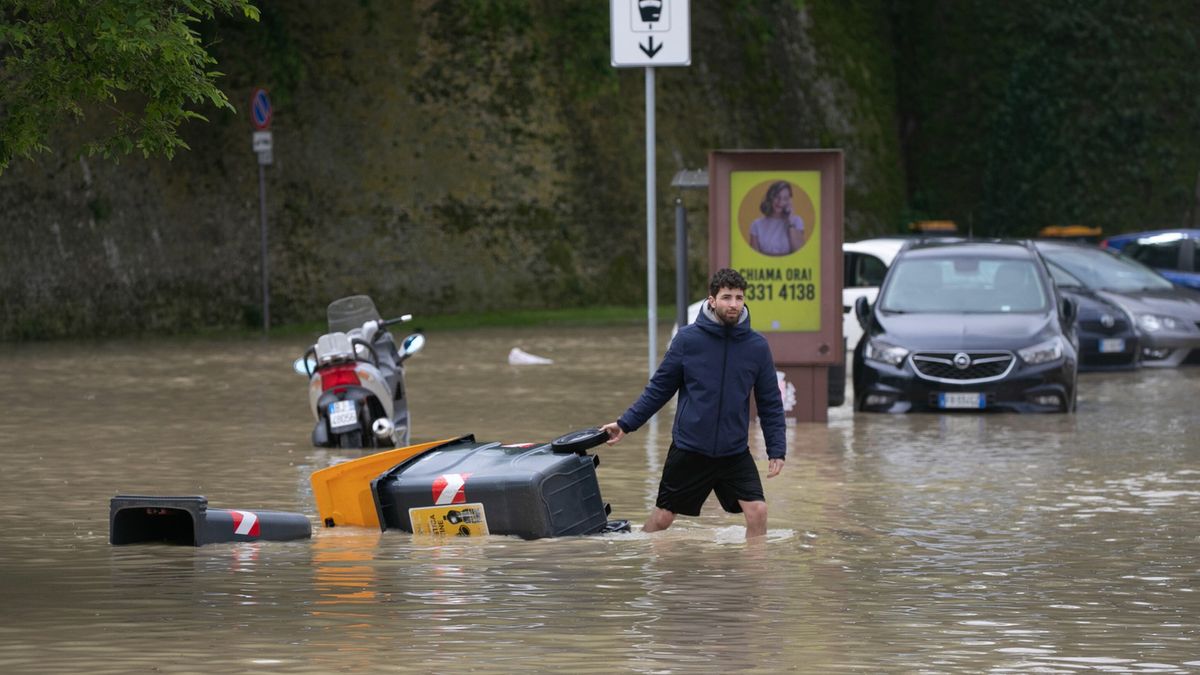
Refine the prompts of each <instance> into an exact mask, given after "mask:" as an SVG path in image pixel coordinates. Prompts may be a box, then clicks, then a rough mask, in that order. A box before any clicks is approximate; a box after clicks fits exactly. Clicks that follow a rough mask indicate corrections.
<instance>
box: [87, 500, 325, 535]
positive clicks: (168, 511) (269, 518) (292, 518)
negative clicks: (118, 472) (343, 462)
mask: <svg viewBox="0 0 1200 675" xmlns="http://www.w3.org/2000/svg"><path fill="white" fill-rule="evenodd" d="M108 523H109V527H108V541H109V543H111V544H113V545H114V546H119V545H123V544H139V543H147V542H158V543H167V544H178V545H182V546H203V545H204V544H216V543H221V542H229V541H259V540H263V541H290V540H292V539H308V538H309V537H311V536H312V524H311V523H309V522H308V517H307V516H305V515H304V514H302V513H288V512H284V511H262V510H257V509H255V510H244V509H210V508H208V499H206V498H205V497H202V496H187V497H153V496H145V495H117V496H116V497H113V498H112V500H111V501H110V502H109V514H108Z"/></svg>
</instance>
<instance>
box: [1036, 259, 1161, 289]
mask: <svg viewBox="0 0 1200 675" xmlns="http://www.w3.org/2000/svg"><path fill="white" fill-rule="evenodd" d="M1042 255H1043V256H1045V257H1046V259H1047V260H1049V261H1050V262H1052V263H1054V264H1056V265H1058V266H1060V267H1062V268H1063V269H1065V270H1067V271H1068V272H1070V273H1071V276H1073V277H1075V278H1076V279H1079V280H1080V281H1081V282H1083V285H1084V286H1087V287H1088V288H1099V289H1102V290H1106V291H1141V290H1147V289H1155V288H1171V287H1172V284H1171V282H1170V281H1167V280H1166V279H1164V278H1162V277H1160V276H1159V275H1158V273H1157V272H1154V271H1153V270H1151V269H1150V268H1148V267H1146V266H1144V265H1142V264H1141V263H1138V262H1134V261H1133V260H1129V259H1128V258H1118V257H1117V256H1115V255H1112V254H1111V253H1106V252H1104V251H1101V250H1100V249H1088V248H1070V249H1060V248H1044V249H1042Z"/></svg>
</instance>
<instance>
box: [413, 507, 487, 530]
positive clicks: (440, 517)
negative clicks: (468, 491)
mask: <svg viewBox="0 0 1200 675" xmlns="http://www.w3.org/2000/svg"><path fill="white" fill-rule="evenodd" d="M408 520H409V522H410V523H412V531H413V534H434V535H441V536H449V537H477V536H480V535H484V534H487V533H488V527H487V516H485V515H484V513H483V504H455V505H453V506H422V507H415V508H411V509H409V510H408Z"/></svg>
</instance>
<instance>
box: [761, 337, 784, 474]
mask: <svg viewBox="0 0 1200 675" xmlns="http://www.w3.org/2000/svg"><path fill="white" fill-rule="evenodd" d="M754 403H755V405H756V406H757V407H758V423H759V426H761V427H762V432H763V440H764V441H765V442H766V445H767V458H768V459H769V460H770V461H769V462H768V463H767V477H768V478H771V477H774V476H777V475H778V474H779V472H780V471H782V470H783V460H784V457H785V456H786V455H787V421H786V420H785V419H784V414H783V398H782V397H781V396H780V394H779V380H778V378H776V377H775V361H774V359H772V358H771V349H770V347H767V346H766V345H765V344H764V345H763V358H762V361H761V362H760V366H759V369H758V378H757V379H756V380H755V382H754Z"/></svg>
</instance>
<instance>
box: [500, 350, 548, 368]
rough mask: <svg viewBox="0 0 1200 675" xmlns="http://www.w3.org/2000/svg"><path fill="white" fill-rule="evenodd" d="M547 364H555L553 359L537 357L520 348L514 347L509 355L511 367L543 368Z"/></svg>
mask: <svg viewBox="0 0 1200 675" xmlns="http://www.w3.org/2000/svg"><path fill="white" fill-rule="evenodd" d="M547 363H554V361H552V360H551V359H548V358H546V357H544V356H535V355H533V354H530V353H529V352H527V351H525V350H523V349H521V348H520V347H513V348H512V351H511V352H509V353H508V365H510V366H541V365H545V364H547Z"/></svg>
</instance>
